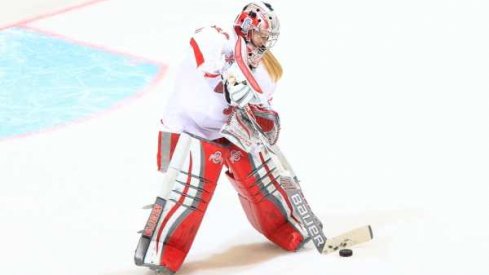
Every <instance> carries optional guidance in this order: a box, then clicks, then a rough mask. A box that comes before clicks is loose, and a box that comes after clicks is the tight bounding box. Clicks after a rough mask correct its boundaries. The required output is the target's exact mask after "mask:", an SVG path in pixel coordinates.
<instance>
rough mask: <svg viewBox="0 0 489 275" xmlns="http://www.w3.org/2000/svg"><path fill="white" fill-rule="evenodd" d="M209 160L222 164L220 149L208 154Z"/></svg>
mask: <svg viewBox="0 0 489 275" xmlns="http://www.w3.org/2000/svg"><path fill="white" fill-rule="evenodd" d="M209 160H210V161H212V162H213V163H214V164H222V163H223V160H222V153H221V151H216V152H215V153H214V154H212V155H210V156H209Z"/></svg>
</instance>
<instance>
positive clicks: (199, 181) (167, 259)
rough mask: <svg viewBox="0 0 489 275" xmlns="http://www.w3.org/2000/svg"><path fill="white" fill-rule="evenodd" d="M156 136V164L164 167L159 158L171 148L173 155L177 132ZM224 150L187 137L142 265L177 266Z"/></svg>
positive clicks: (210, 190) (210, 192)
mask: <svg viewBox="0 0 489 275" xmlns="http://www.w3.org/2000/svg"><path fill="white" fill-rule="evenodd" d="M160 138H161V141H160V148H162V149H160V152H159V153H158V158H159V163H163V164H162V165H159V168H160V169H163V170H164V168H163V167H164V166H165V164H164V161H163V162H160V161H162V160H165V159H166V160H169V159H171V157H169V156H168V155H167V154H169V153H170V151H171V154H169V155H173V151H172V150H174V148H175V146H174V144H175V142H176V141H177V139H178V135H177V134H169V133H163V135H160ZM177 148H178V147H177ZM165 150H167V151H165ZM168 150H170V151H168ZM225 152H226V148H224V147H222V146H221V145H219V144H217V143H213V142H209V141H205V140H200V139H197V138H192V139H191V143H190V150H189V152H188V156H187V157H186V159H185V161H184V164H183V166H182V168H181V169H180V172H179V173H178V175H177V177H176V179H175V184H174V186H173V188H172V190H171V192H170V194H169V195H168V197H167V198H164V199H165V200H166V203H165V204H164V209H161V211H160V212H161V214H159V215H158V216H157V217H156V219H157V222H156V227H155V228H154V230H153V232H152V234H151V235H150V236H151V237H150V239H151V241H150V243H149V246H148V249H147V252H146V253H145V254H144V255H145V256H144V259H143V263H142V265H146V266H149V267H151V268H155V269H161V270H168V271H171V272H176V271H177V270H178V269H179V268H180V266H181V265H182V263H183V261H184V259H185V257H186V256H187V253H188V252H189V250H190V247H191V245H192V243H193V240H194V238H195V236H196V234H197V231H198V228H199V226H200V224H201V222H202V219H203V217H204V214H205V211H206V209H207V205H208V204H209V202H210V200H211V198H212V195H213V192H214V190H215V187H216V183H217V180H218V177H219V174H220V172H221V169H222V165H223V162H224V159H223V155H224V154H225ZM154 210H155V208H153V211H154ZM153 219H155V218H153ZM150 220H151V217H150ZM149 222H150V221H148V223H149ZM143 235H144V233H143ZM136 252H137V251H136Z"/></svg>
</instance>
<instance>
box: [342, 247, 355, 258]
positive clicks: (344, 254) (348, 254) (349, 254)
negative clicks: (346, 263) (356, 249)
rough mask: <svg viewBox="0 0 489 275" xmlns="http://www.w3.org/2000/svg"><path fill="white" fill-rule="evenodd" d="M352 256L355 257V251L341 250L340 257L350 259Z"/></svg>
mask: <svg viewBox="0 0 489 275" xmlns="http://www.w3.org/2000/svg"><path fill="white" fill-rule="evenodd" d="M351 255H353V251H352V250H351V249H346V248H345V249H341V250H340V256H341V257H350V256H351Z"/></svg>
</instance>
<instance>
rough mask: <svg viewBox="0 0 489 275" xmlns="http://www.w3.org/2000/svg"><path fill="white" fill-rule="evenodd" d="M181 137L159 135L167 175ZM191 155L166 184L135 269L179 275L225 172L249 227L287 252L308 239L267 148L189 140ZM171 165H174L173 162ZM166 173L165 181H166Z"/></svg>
mask: <svg viewBox="0 0 489 275" xmlns="http://www.w3.org/2000/svg"><path fill="white" fill-rule="evenodd" d="M178 139H179V134H175V133H167V132H161V133H160V135H159V150H158V158H157V159H158V168H159V170H160V171H162V172H166V170H167V169H168V167H169V163H171V159H172V158H173V157H174V154H177V153H182V152H174V151H175V148H176V144H177V143H178ZM188 148H189V150H188V152H183V153H184V154H185V155H186V157H185V159H184V160H183V162H182V163H183V164H182V165H181V167H178V173H177V175H176V176H175V180H173V181H167V182H166V183H165V184H167V185H171V186H165V188H167V189H168V190H170V191H169V192H167V194H162V195H160V197H158V198H157V200H156V203H155V204H154V205H153V209H152V211H151V214H150V217H149V218H148V221H147V224H146V226H145V228H144V230H143V231H142V234H141V238H140V242H139V244H138V247H137V249H136V253H135V262H136V264H137V265H144V266H148V267H150V268H152V269H157V270H166V271H170V272H176V271H177V270H178V269H179V268H180V266H181V265H182V263H183V261H184V260H185V257H186V256H187V254H188V252H189V250H190V248H191V246H192V243H193V241H194V238H195V236H196V234H197V231H198V228H199V226H200V224H201V222H202V219H203V217H204V214H205V211H206V210H207V206H208V204H209V203H210V201H211V199H212V195H213V193H214V190H215V188H216V183H217V181H218V179H219V175H220V173H221V169H222V168H223V166H226V168H227V171H226V173H225V174H226V176H227V178H228V179H229V180H230V181H231V183H232V185H233V186H234V188H235V190H236V191H237V192H238V198H239V201H240V202H241V205H242V207H243V209H244V211H245V213H246V216H247V218H248V220H249V221H250V223H251V225H252V226H253V227H254V228H255V229H256V230H257V231H259V232H260V233H262V234H263V235H264V236H265V237H266V238H267V239H269V240H270V241H272V242H273V243H275V244H276V245H278V246H280V247H281V248H283V249H285V250H287V251H296V250H297V249H299V248H300V247H302V246H303V245H304V243H305V242H306V241H308V239H309V238H308V237H307V236H308V233H307V230H306V229H305V228H304V227H303V226H302V225H301V223H300V218H299V216H298V213H296V212H295V210H294V207H293V203H292V201H291V200H290V199H289V198H288V196H287V194H286V191H285V190H284V189H283V188H282V187H281V186H280V183H279V178H280V173H279V170H280V169H278V168H277V164H276V163H275V161H274V159H273V158H272V157H271V156H270V155H269V153H268V152H266V151H265V150H261V151H258V152H254V153H247V152H245V151H243V150H242V149H240V148H238V147H237V146H235V145H233V144H231V143H230V142H229V141H227V140H226V139H219V140H216V141H208V140H204V139H200V138H198V137H191V140H190V146H189V147H188ZM170 165H171V164H170ZM168 174H169V173H167V175H166V176H167V177H168Z"/></svg>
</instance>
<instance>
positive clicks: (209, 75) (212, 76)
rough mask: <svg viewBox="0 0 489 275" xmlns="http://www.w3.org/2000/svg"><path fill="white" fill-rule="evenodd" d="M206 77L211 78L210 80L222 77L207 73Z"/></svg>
mask: <svg viewBox="0 0 489 275" xmlns="http://www.w3.org/2000/svg"><path fill="white" fill-rule="evenodd" d="M204 76H205V77H209V78H216V77H218V76H220V74H210V73H205V74H204Z"/></svg>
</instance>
